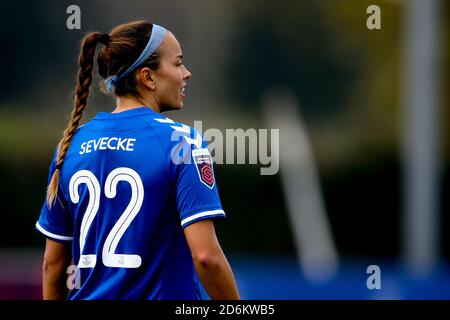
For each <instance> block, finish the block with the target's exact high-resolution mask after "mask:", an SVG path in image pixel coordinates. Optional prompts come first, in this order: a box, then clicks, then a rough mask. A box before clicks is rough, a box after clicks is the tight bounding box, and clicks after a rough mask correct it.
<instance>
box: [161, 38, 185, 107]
mask: <svg viewBox="0 0 450 320" xmlns="http://www.w3.org/2000/svg"><path fill="white" fill-rule="evenodd" d="M160 53H161V59H160V66H159V68H158V70H157V71H156V79H155V81H156V95H157V97H158V100H159V104H160V108H161V110H173V109H181V108H183V100H184V98H185V92H184V90H185V89H184V88H185V87H186V84H187V80H188V79H189V78H190V77H191V73H190V72H189V71H188V70H187V69H186V67H185V66H184V64H183V61H182V58H183V55H182V51H181V47H180V44H179V43H178V41H177V39H176V38H175V36H174V35H173V34H172V33H171V32H168V33H167V35H166V38H165V39H164V41H163V43H162V45H161V48H160Z"/></svg>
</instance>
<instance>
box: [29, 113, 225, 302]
mask: <svg viewBox="0 0 450 320" xmlns="http://www.w3.org/2000/svg"><path fill="white" fill-rule="evenodd" d="M55 166H56V152H55V155H54V156H53V161H52V163H51V165H50V170H49V182H50V179H51V177H52V175H53V172H54V170H55ZM221 217H225V213H224V211H223V209H222V206H221V203H220V199H219V195H218V191H217V184H216V181H215V178H214V172H213V163H212V159H211V155H210V153H209V151H208V149H207V145H206V142H205V141H204V140H203V138H202V137H201V135H200V134H199V133H198V132H196V131H195V130H194V129H193V128H191V127H189V126H186V125H184V124H181V123H177V122H174V121H173V120H171V119H169V118H166V117H164V116H163V115H161V114H159V113H156V112H154V111H153V110H151V109H149V108H147V107H140V108H136V109H132V110H127V111H124V112H120V113H106V112H99V113H98V114H97V115H96V116H95V117H94V118H93V119H91V120H90V121H89V122H88V123H86V124H85V125H83V126H81V127H80V128H79V129H78V130H77V132H76V133H75V135H74V137H73V140H72V142H71V145H70V147H69V150H68V152H67V155H66V158H65V160H64V164H63V166H62V170H61V176H60V181H59V189H58V197H57V200H56V202H55V203H54V204H53V206H52V207H51V208H50V209H49V207H48V204H47V202H46V201H45V202H44V204H43V207H42V211H41V214H40V217H39V220H38V222H37V223H36V228H37V230H38V231H40V232H41V233H43V234H44V235H45V236H46V237H48V238H50V239H53V240H56V241H72V253H73V261H74V264H75V265H76V270H77V272H76V276H77V281H75V282H74V284H75V288H73V289H72V290H71V291H70V293H69V296H68V299H202V298H207V297H206V296H204V295H202V292H204V291H203V290H202V287H201V285H200V283H199V280H198V277H197V275H196V272H195V268H194V265H193V261H192V257H191V253H190V250H189V247H188V244H187V241H186V238H185V236H184V233H183V229H184V228H185V227H187V226H188V225H190V224H192V223H195V222H196V221H199V220H202V219H214V218H221ZM77 284H78V285H77Z"/></svg>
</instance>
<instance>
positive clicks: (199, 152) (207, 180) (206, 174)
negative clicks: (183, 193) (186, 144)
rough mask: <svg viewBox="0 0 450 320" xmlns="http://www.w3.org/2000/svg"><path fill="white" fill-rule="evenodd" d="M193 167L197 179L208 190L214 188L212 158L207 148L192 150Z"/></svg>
mask: <svg viewBox="0 0 450 320" xmlns="http://www.w3.org/2000/svg"><path fill="white" fill-rule="evenodd" d="M192 157H193V158H194V163H195V166H196V167H197V172H198V177H199V178H200V181H201V182H203V183H204V184H205V185H206V186H207V187H208V188H210V189H212V188H213V187H214V183H215V180H214V172H213V165H212V158H211V155H210V154H209V150H208V149H207V148H202V149H194V150H192Z"/></svg>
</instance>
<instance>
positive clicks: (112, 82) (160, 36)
mask: <svg viewBox="0 0 450 320" xmlns="http://www.w3.org/2000/svg"><path fill="white" fill-rule="evenodd" d="M166 33H167V30H166V29H165V28H163V27H161V26H158V25H157V24H153V28H152V35H151V36H150V39H149V40H148V43H147V45H146V46H145V49H144V51H142V53H141V55H140V56H139V58H137V60H136V61H135V62H134V63H133V64H132V65H131V66H130V67H129V68H128V69H127V70H125V72H124V73H122V74H121V75H114V76H109V77H108V78H106V80H105V84H106V89H107V90H108V92H112V91H113V89H114V87H115V86H116V84H117V82H119V80H120V79H122V78H125V77H126V76H127V75H128V74H130V73H131V72H132V71H133V70H134V69H136V68H137V67H139V66H140V65H141V64H142V63H143V62H144V61H145V60H147V59H148V58H149V57H150V56H151V55H152V53H154V52H155V51H156V50H157V49H158V48H159V46H160V45H161V42H162V41H163V40H164V37H165V35H166Z"/></svg>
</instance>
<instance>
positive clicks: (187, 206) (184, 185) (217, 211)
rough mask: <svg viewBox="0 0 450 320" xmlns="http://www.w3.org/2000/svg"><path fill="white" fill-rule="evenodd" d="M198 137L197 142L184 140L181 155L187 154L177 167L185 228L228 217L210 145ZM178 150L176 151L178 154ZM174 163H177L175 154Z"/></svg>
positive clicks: (178, 203) (180, 211) (177, 198)
mask: <svg viewBox="0 0 450 320" xmlns="http://www.w3.org/2000/svg"><path fill="white" fill-rule="evenodd" d="M194 132H195V131H194ZM195 134H197V135H198V136H197V138H198V139H197V141H198V143H190V142H189V141H188V140H189V139H183V141H182V145H181V148H180V149H182V151H181V153H183V152H184V155H183V156H182V159H183V161H178V164H176V166H177V168H176V172H177V174H176V175H177V177H176V201H177V209H178V212H179V215H180V219H181V227H182V228H185V227H187V226H188V225H190V224H192V223H194V222H197V221H200V220H204V219H216V218H224V217H225V212H224V210H223V209H222V205H221V203H220V198H219V193H218V190H217V183H216V181H215V177H214V168H213V161H212V157H211V155H210V152H209V150H208V148H207V143H206V141H204V140H203V139H202V138H201V136H200V135H199V133H197V132H195ZM179 151H180V150H174V152H176V153H179ZM178 159H180V157H178ZM172 161H173V162H177V160H176V159H174V157H173V152H172Z"/></svg>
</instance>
